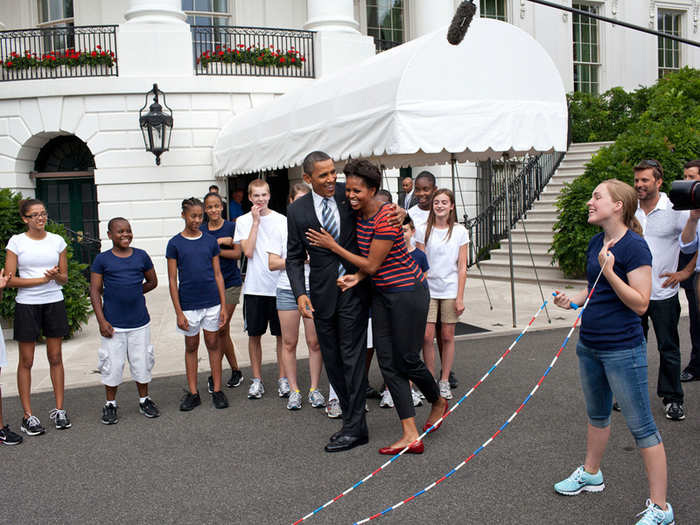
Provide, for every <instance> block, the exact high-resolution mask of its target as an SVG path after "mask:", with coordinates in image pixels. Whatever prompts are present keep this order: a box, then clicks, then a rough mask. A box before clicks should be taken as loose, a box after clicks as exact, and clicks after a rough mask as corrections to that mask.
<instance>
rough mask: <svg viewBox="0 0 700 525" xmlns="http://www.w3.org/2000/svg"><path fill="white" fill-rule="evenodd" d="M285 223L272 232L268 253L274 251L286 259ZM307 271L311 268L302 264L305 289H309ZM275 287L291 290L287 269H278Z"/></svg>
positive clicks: (309, 271)
mask: <svg viewBox="0 0 700 525" xmlns="http://www.w3.org/2000/svg"><path fill="white" fill-rule="evenodd" d="M287 235H288V231H287V225H286V224H285V226H284V228H280V230H279V231H277V232H275V233H273V234H272V236H271V238H270V248H269V249H268V254H269V253H274V254H275V255H279V256H280V257H281V258H282V259H285V260H286V259H287ZM309 273H311V268H310V267H309V265H308V264H305V265H304V277H305V278H306V290H307V291H308V290H309ZM277 288H280V289H282V290H291V289H292V285H291V284H289V276H287V270H280V278H279V281H277Z"/></svg>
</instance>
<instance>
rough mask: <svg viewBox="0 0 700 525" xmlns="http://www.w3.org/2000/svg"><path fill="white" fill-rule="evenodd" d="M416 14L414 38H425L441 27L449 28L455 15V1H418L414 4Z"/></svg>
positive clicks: (413, 15)
mask: <svg viewBox="0 0 700 525" xmlns="http://www.w3.org/2000/svg"><path fill="white" fill-rule="evenodd" d="M412 5H413V6H414V12H413V13H412V18H411V19H412V20H413V22H414V31H415V34H414V35H413V36H414V38H417V37H419V36H423V35H425V34H427V33H430V32H432V31H435V30H436V29H439V28H441V27H445V26H448V25H449V24H450V22H451V21H452V17H453V16H454V14H455V2H454V0H430V1H429V2H426V1H424V0H417V1H415V2H413V4H412Z"/></svg>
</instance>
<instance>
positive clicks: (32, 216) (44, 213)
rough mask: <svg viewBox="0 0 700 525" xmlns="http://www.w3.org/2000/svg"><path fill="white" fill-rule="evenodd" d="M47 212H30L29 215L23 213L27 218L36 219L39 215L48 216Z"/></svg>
mask: <svg viewBox="0 0 700 525" xmlns="http://www.w3.org/2000/svg"><path fill="white" fill-rule="evenodd" d="M48 216H49V214H48V213H46V212H45V211H42V212H41V213H32V214H31V215H25V217H26V218H27V219H36V218H38V217H41V218H42V219H45V218H46V217H48Z"/></svg>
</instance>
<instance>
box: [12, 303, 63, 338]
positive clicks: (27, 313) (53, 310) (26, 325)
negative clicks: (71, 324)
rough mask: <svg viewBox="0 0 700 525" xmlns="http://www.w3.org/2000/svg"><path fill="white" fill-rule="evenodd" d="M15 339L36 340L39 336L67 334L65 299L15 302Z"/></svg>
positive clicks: (61, 335)
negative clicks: (50, 301) (29, 302)
mask: <svg viewBox="0 0 700 525" xmlns="http://www.w3.org/2000/svg"><path fill="white" fill-rule="evenodd" d="M14 324H15V341H20V342H23V343H30V342H36V341H38V340H39V337H40V336H41V335H43V336H44V337H66V336H68V333H69V331H70V330H69V329H68V315H67V314H66V303H65V301H58V302H57V303H48V304H20V303H17V304H15V323H14Z"/></svg>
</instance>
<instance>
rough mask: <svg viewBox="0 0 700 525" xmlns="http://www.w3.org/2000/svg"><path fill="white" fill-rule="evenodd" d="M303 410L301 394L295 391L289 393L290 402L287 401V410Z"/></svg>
mask: <svg viewBox="0 0 700 525" xmlns="http://www.w3.org/2000/svg"><path fill="white" fill-rule="evenodd" d="M299 409H301V392H299V391H298V390H294V391H293V392H290V393H289V400H288V401H287V410H299Z"/></svg>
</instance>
